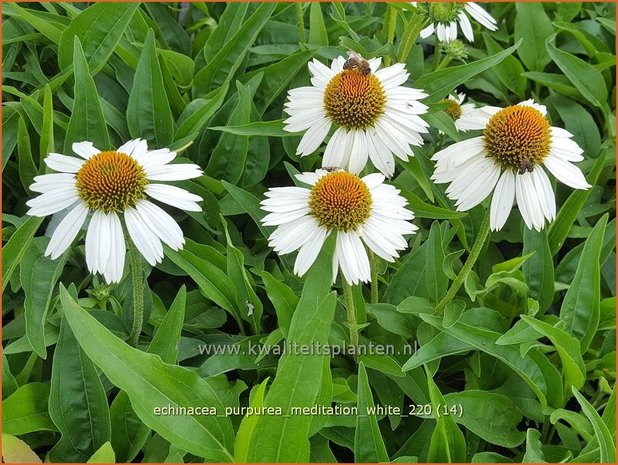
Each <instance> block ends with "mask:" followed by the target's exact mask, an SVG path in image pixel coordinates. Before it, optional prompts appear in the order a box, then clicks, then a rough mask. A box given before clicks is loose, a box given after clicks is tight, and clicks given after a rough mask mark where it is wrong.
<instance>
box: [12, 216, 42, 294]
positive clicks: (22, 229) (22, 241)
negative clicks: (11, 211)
mask: <svg viewBox="0 0 618 465" xmlns="http://www.w3.org/2000/svg"><path fill="white" fill-rule="evenodd" d="M42 222H43V218H37V217H31V218H28V219H27V220H26V221H24V222H23V223H22V224H21V225H20V226H19V228H17V230H16V231H15V232H14V233H13V235H12V236H11V238H10V239H9V240H8V242H7V243H6V245H5V246H4V247H3V248H2V292H3V293H4V289H5V288H6V286H7V284H8V283H9V282H11V277H12V276H13V273H14V272H15V269H16V268H17V265H19V263H20V262H21V259H22V258H23V257H24V255H25V253H26V252H27V251H28V247H29V246H30V243H31V242H32V238H33V237H34V234H35V233H36V230H37V229H39V226H40V225H41V223H42Z"/></svg>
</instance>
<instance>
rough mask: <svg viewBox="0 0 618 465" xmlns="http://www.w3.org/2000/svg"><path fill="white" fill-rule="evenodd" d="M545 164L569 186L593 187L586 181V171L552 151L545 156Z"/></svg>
mask: <svg viewBox="0 0 618 465" xmlns="http://www.w3.org/2000/svg"><path fill="white" fill-rule="evenodd" d="M543 164H544V165H545V167H547V169H548V170H549V171H550V172H551V174H553V175H554V176H555V177H556V179H558V181H560V182H562V183H564V184H566V185H567V186H571V187H572V188H574V189H588V188H590V187H592V186H591V185H590V184H588V182H587V181H586V178H585V177H584V173H582V172H581V170H580V169H579V168H578V167H577V166H575V165H573V164H571V163H569V162H568V161H564V160H562V159H560V158H558V157H556V156H554V155H553V154H552V153H550V154H549V156H548V157H547V158H545V160H544V161H543Z"/></svg>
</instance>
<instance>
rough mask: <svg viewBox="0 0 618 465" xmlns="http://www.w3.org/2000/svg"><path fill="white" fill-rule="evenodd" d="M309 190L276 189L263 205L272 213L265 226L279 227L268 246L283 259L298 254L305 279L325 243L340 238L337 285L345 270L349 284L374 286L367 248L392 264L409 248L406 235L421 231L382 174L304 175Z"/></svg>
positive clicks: (298, 271)
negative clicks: (369, 284)
mask: <svg viewBox="0 0 618 465" xmlns="http://www.w3.org/2000/svg"><path fill="white" fill-rule="evenodd" d="M296 177H297V179H298V180H299V181H301V182H302V183H304V184H307V185H308V186H310V187H309V188H305V187H293V186H290V187H275V188H271V189H269V190H268V191H267V192H266V197H267V198H266V199H264V200H263V201H262V202H261V207H262V209H263V210H265V211H267V212H269V214H268V215H266V216H265V217H264V219H263V220H262V222H263V223H264V225H266V226H277V229H276V230H275V231H274V232H273V233H272V234H271V236H270V237H269V244H270V246H271V247H273V248H274V249H275V252H277V253H278V254H279V255H284V254H288V253H291V252H294V251H296V250H298V251H299V252H298V256H297V257H296V262H295V263H294V272H295V273H296V274H297V275H299V276H302V275H304V274H305V273H306V272H307V270H309V268H310V267H311V265H312V264H313V262H314V261H315V259H316V258H317V256H318V254H319V252H320V250H321V249H322V246H323V245H324V242H325V241H326V238H327V237H329V236H330V234H331V233H332V234H336V235H337V238H336V245H335V252H334V255H333V282H334V280H335V278H336V276H337V271H338V269H339V268H341V272H342V273H343V277H344V278H345V280H346V281H347V282H348V283H349V284H357V283H358V282H368V281H370V280H371V273H370V268H369V258H368V256H367V251H366V247H368V248H369V249H370V250H372V251H373V252H374V253H375V254H376V255H378V256H380V257H382V258H383V259H385V260H387V261H389V262H392V261H394V259H395V258H397V257H398V256H399V253H398V251H400V250H404V249H405V248H407V246H408V243H407V241H406V240H405V239H404V237H403V236H404V235H406V234H412V233H414V231H416V230H417V229H418V228H417V227H416V226H415V225H413V224H412V223H411V220H412V219H414V215H413V214H412V212H411V211H410V210H408V209H406V205H407V202H406V200H405V199H404V198H403V197H402V196H400V195H399V190H398V189H396V188H395V187H394V186H391V185H388V184H384V176H383V175H381V174H379V173H373V174H369V175H367V176H365V177H363V178H359V177H358V176H356V175H355V174H352V173H349V172H347V171H343V170H337V171H330V172H329V171H326V170H317V171H316V172H308V173H302V174H299V175H297V176H296Z"/></svg>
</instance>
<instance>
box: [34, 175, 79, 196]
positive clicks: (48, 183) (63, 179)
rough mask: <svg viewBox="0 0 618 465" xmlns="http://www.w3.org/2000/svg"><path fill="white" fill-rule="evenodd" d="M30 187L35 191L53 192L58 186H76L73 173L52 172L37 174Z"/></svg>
mask: <svg viewBox="0 0 618 465" xmlns="http://www.w3.org/2000/svg"><path fill="white" fill-rule="evenodd" d="M33 181H34V183H32V184H31V185H30V187H29V189H30V190H31V191H33V192H51V191H54V190H56V189H58V188H63V187H69V186H75V175H74V174H73V173H51V174H42V175H40V176H35V177H34V179H33Z"/></svg>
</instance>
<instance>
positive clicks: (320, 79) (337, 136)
mask: <svg viewBox="0 0 618 465" xmlns="http://www.w3.org/2000/svg"><path fill="white" fill-rule="evenodd" d="M351 60H358V62H357V61H351ZM357 63H358V64H359V65H358V66H357ZM360 63H362V65H360ZM380 63H381V59H380V58H373V59H371V60H368V61H365V60H363V59H362V58H361V57H359V56H358V55H355V54H351V57H350V59H349V60H346V59H345V58H344V57H339V58H337V59H335V60H334V61H333V62H332V64H331V66H330V68H329V67H327V66H326V65H324V64H322V63H321V62H319V61H317V60H313V61H312V62H309V71H310V72H311V75H312V78H311V84H312V85H311V86H307V87H299V88H296V89H291V90H290V91H289V92H288V99H289V100H288V102H286V104H285V112H286V113H287V114H288V115H289V118H288V119H286V120H285V124H286V126H285V127H284V129H285V130H286V131H290V132H297V131H306V132H305V134H304V135H303V138H302V139H301V141H300V144H299V145H298V149H297V151H296V153H297V154H299V155H301V156H305V155H309V154H311V153H313V152H315V150H317V148H318V147H319V146H320V144H321V143H322V142H323V141H324V139H325V138H326V136H327V135H328V132H329V131H330V129H331V126H333V125H334V126H335V127H336V130H335V132H334V134H333V135H332V136H331V138H330V140H329V141H328V144H327V145H326V149H325V151H324V158H323V160H322V166H323V167H337V168H343V169H347V170H348V171H350V172H352V173H359V172H360V171H361V170H362V169H363V168H364V167H365V165H366V164H367V159H368V158H369V159H371V162H372V163H373V165H374V166H375V167H376V168H377V169H378V170H380V171H381V172H382V173H384V174H385V175H386V176H392V175H393V173H394V172H395V160H394V157H393V155H395V156H397V157H399V158H401V159H402V160H407V159H408V157H409V156H411V155H412V149H411V148H410V145H416V146H420V145H422V144H423V139H422V137H421V135H420V134H421V133H425V132H427V128H428V127H429V124H427V123H426V122H425V121H424V120H423V119H422V118H421V117H420V116H419V115H422V114H424V113H426V111H427V106H426V105H424V104H423V103H421V102H419V100H420V99H422V98H424V97H426V96H427V94H425V93H424V92H422V91H421V90H418V89H412V88H409V87H403V85H402V84H404V83H405V82H406V81H407V79H408V77H409V73H407V72H406V70H405V66H404V64H403V63H397V64H394V65H392V66H388V67H386V68H382V69H379V67H380Z"/></svg>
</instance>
